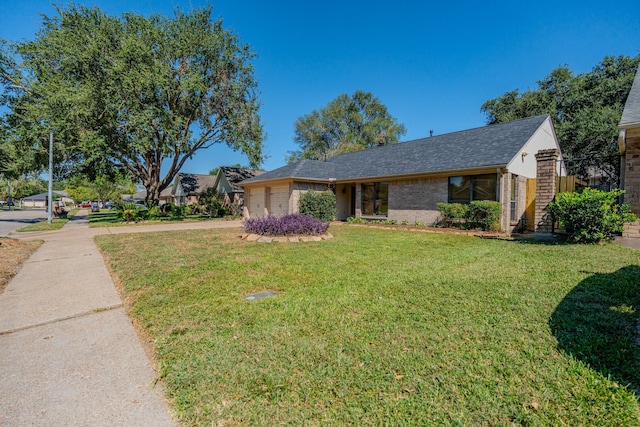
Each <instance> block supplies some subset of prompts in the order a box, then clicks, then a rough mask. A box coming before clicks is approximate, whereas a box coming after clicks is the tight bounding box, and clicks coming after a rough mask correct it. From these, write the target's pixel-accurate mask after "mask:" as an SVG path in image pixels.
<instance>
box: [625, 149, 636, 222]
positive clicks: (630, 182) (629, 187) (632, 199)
mask: <svg viewBox="0 0 640 427" xmlns="http://www.w3.org/2000/svg"><path fill="white" fill-rule="evenodd" d="M624 168H625V170H624V190H625V194H624V202H625V203H628V204H629V205H630V206H631V210H632V211H633V213H635V214H636V215H640V136H637V137H629V136H627V146H626V152H625V156H624Z"/></svg>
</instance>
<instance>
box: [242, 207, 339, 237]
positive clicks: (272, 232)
mask: <svg viewBox="0 0 640 427" xmlns="http://www.w3.org/2000/svg"><path fill="white" fill-rule="evenodd" d="M328 228H329V223H328V222H322V221H320V220H317V219H315V218H313V217H310V216H308V215H301V214H297V213H296V214H287V215H284V216H281V217H274V216H267V217H264V218H248V219H246V220H245V221H244V229H245V231H246V232H247V233H248V234H257V235H260V236H294V235H298V236H300V235H302V236H320V235H323V234H325V233H326V232H327V230H328Z"/></svg>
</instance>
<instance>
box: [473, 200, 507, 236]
mask: <svg viewBox="0 0 640 427" xmlns="http://www.w3.org/2000/svg"><path fill="white" fill-rule="evenodd" d="M501 214H502V205H501V204H500V203H499V202H492V201H488V200H474V201H473V202H471V203H469V213H468V216H467V220H468V222H469V223H470V224H471V226H472V227H473V228H481V229H482V230H485V231H495V230H499V229H500V215H501Z"/></svg>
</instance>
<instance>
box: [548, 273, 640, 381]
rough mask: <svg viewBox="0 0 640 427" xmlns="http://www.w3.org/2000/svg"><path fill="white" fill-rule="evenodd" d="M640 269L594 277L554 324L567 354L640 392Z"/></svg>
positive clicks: (555, 315)
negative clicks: (638, 312) (639, 311)
mask: <svg viewBox="0 0 640 427" xmlns="http://www.w3.org/2000/svg"><path fill="white" fill-rule="evenodd" d="M639 303H640V267H638V266H637V265H629V266H627V267H623V268H621V269H620V270H618V271H616V272H614V273H608V274H594V275H592V276H590V277H589V278H587V279H585V280H583V281H582V282H580V284H578V286H576V287H575V288H574V289H573V290H572V291H571V292H569V293H568V294H567V295H566V296H565V297H564V299H563V300H562V301H561V302H560V304H559V305H558V307H557V308H556V310H555V311H554V313H553V314H552V315H551V318H550V320H549V325H550V327H551V330H552V332H553V334H554V336H555V337H556V339H557V340H558V346H559V348H560V349H561V350H563V351H565V352H566V353H568V354H570V355H572V356H573V357H575V358H576V359H577V360H581V361H583V362H585V363H586V364H587V365H588V366H590V367H591V368H592V369H595V370H596V371H598V372H600V373H601V374H603V375H604V376H610V378H611V379H613V380H615V381H617V382H618V383H620V384H622V385H626V386H629V388H631V389H633V390H635V392H636V394H640V343H639V342H638V339H639V337H638V314H637V312H636V310H637V309H638V308H639Z"/></svg>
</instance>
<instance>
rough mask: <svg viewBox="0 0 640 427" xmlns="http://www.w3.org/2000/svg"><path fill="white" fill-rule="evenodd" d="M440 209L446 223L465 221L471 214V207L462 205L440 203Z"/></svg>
mask: <svg viewBox="0 0 640 427" xmlns="http://www.w3.org/2000/svg"><path fill="white" fill-rule="evenodd" d="M438 209H439V210H440V215H442V218H443V219H444V220H445V221H455V220H461V219H465V218H466V217H467V214H468V213H469V205H465V204H462V203H438Z"/></svg>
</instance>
